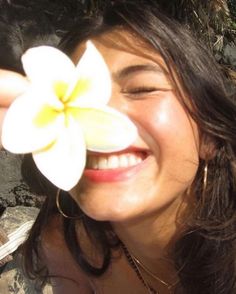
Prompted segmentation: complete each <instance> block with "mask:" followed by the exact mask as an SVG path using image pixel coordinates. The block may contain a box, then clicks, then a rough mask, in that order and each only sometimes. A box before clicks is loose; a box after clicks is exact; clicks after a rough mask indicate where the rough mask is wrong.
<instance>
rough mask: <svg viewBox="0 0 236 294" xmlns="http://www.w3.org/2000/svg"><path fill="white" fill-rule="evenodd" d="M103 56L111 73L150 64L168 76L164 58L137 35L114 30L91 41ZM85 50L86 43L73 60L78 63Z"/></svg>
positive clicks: (80, 46) (77, 51) (81, 46)
mask: <svg viewBox="0 0 236 294" xmlns="http://www.w3.org/2000/svg"><path fill="white" fill-rule="evenodd" d="M90 40H91V41H92V42H93V43H94V44H95V46H96V48H97V49H98V50H99V52H100V53H101V54H102V55H103V58H104V59H105V61H106V63H107V65H108V66H109V68H110V70H111V71H114V72H115V71H116V70H119V68H121V67H123V66H127V65H130V66H132V65H137V64H147V65H148V64H149V65H153V66H156V67H159V69H160V71H162V72H163V73H165V74H167V73H168V69H167V65H166V63H165V62H164V60H163V58H162V57H161V55H160V54H159V52H157V50H156V49H154V48H153V47H152V46H151V45H150V44H148V43H147V42H146V41H145V40H143V39H142V38H141V37H139V36H137V35H136V34H135V33H133V32H130V31H127V30H122V29H113V30H112V31H110V32H107V33H103V34H101V35H99V36H97V37H94V38H91V39H90ZM84 50H85V42H84V43H82V44H80V45H78V46H77V47H76V48H75V50H74V52H73V53H72V56H71V57H72V60H73V61H74V62H75V63H77V62H78V61H79V59H80V57H81V56H82V54H83V52H84Z"/></svg>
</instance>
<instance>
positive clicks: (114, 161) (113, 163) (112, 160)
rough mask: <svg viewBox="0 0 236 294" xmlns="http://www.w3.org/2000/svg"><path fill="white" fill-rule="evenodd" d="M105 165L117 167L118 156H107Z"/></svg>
mask: <svg viewBox="0 0 236 294" xmlns="http://www.w3.org/2000/svg"><path fill="white" fill-rule="evenodd" d="M107 165H108V166H109V168H117V167H119V158H118V156H114V155H112V156H110V157H108V161H107Z"/></svg>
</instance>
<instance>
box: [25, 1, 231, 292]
mask: <svg viewBox="0 0 236 294" xmlns="http://www.w3.org/2000/svg"><path fill="white" fill-rule="evenodd" d="M146 2H147V1H144V2H143V3H142V5H137V3H135V1H117V2H115V3H114V4H112V5H110V6H108V7H107V8H106V9H104V10H103V11H96V13H95V14H94V15H91V17H85V18H80V19H79V20H78V22H77V23H76V24H75V29H74V30H72V31H71V32H70V33H69V34H68V35H67V36H66V37H65V38H64V40H63V41H62V43H61V49H62V50H64V51H65V52H66V53H67V54H69V55H70V56H71V58H72V60H73V61H74V63H75V64H76V63H77V62H78V61H79V60H80V58H81V56H82V55H83V53H84V51H85V44H86V42H87V41H88V40H90V41H92V43H93V44H94V46H95V48H96V49H97V50H98V52H99V53H100V54H101V56H102V57H103V59H104V61H105V63H106V65H107V67H108V69H109V72H110V76H111V82H112V92H111V97H110V100H109V102H108V106H109V107H113V108H115V109H116V110H118V111H119V112H121V113H123V114H125V115H126V116H127V117H129V119H130V120H131V121H132V122H133V123H134V124H135V125H136V128H137V130H138V136H137V138H136V140H135V141H133V143H132V144H131V145H130V146H129V147H127V148H126V147H124V148H123V149H122V150H121V151H111V152H107V153H106V154H104V153H102V152H100V151H97V150H90V151H89V152H88V153H87V163H86V166H85V170H84V172H83V175H82V177H81V179H80V181H79V183H78V184H77V185H75V187H73V188H72V189H71V190H70V191H69V192H68V193H67V192H64V191H60V190H58V191H56V187H53V186H52V185H51V184H50V183H48V182H45V180H43V178H42V176H40V178H39V180H40V182H39V184H40V183H43V184H44V193H45V194H47V199H46V201H45V203H44V206H43V207H42V209H41V212H40V214H39V216H38V219H37V220H36V223H35V225H34V226H33V228H32V231H31V233H30V235H29V238H28V240H27V242H26V243H25V245H24V248H23V249H24V250H23V255H24V260H25V269H26V271H27V272H28V274H29V275H30V276H31V277H35V278H37V279H39V278H42V279H44V280H45V278H47V277H48V278H50V281H51V282H52V285H53V290H54V293H70V294H73V293H84V294H86V293H105V294H106V293H107V294H108V293H109V294H110V293H114V294H116V293H117V294H118V293H119V294H120V293H129V294H137V293H140V294H142V293H160V294H166V293H181V294H186V293H191V294H192V293H194V294H199V293H209V294H213V293H217V294H219V293H222V294H223V293H224V294H226V293H227V294H230V293H232V294H233V293H235V290H236V285H235V277H236V269H235V266H234V264H235V258H236V256H235V255H236V248H235V237H236V233H235V225H236V223H235V219H236V210H235V207H236V198H235V196H236V185H235V183H236V171H235V166H236V158H235V152H236V143H235V142H236V127H235V125H236V124H235V121H236V105H235V100H233V99H232V97H231V98H230V95H229V93H228V91H227V88H226V84H227V85H228V83H226V82H225V80H224V76H222V75H221V73H220V71H219V69H218V68H217V66H216V65H215V63H214V61H213V59H212V57H211V56H210V55H209V54H208V53H207V52H206V50H205V49H204V48H202V46H201V45H200V44H198V43H197V42H196V41H195V40H194V39H193V38H192V37H191V35H190V33H189V32H188V31H187V30H186V29H185V28H184V27H183V26H182V25H179V24H178V23H176V22H175V21H174V20H172V19H169V18H168V17H166V16H165V15H164V14H163V13H162V12H161V10H160V9H159V7H158V5H155V4H147V3H146ZM157 2H158V1H157ZM94 66H96V65H94ZM91 70H92V69H91ZM102 86H103V85H101V87H102ZM96 95H97V94H96ZM94 99H96V98H94ZM117 136H118V138H119V134H117ZM57 168H59V169H63V168H64V167H62V166H58V167H57ZM68 169H69V168H68ZM68 172H69V171H68ZM33 180H34V185H35V179H33ZM42 181H43V182H42ZM55 198H56V199H55ZM57 206H58V207H57ZM58 210H59V212H60V213H61V214H60V213H59V212H58ZM229 252H230V254H229ZM131 285H132V286H131Z"/></svg>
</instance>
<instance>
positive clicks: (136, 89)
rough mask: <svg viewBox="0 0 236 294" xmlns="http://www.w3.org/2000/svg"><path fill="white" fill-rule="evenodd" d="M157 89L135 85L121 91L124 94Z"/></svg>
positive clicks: (149, 91) (155, 89) (148, 91)
mask: <svg viewBox="0 0 236 294" xmlns="http://www.w3.org/2000/svg"><path fill="white" fill-rule="evenodd" d="M155 91H158V89H157V88H156V87H144V86H142V87H136V88H131V89H128V90H126V91H123V93H125V94H142V93H151V92H155Z"/></svg>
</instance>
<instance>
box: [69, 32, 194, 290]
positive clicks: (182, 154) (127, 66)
mask: <svg viewBox="0 0 236 294" xmlns="http://www.w3.org/2000/svg"><path fill="white" fill-rule="evenodd" d="M120 36H123V38H124V40H125V42H124V43H122V41H121V38H120ZM111 40H112V41H111ZM92 41H93V42H94V44H95V46H96V47H97V49H98V50H99V51H100V53H101V54H102V56H103V57H104V59H105V61H106V63H107V65H108V67H109V69H110V73H111V75H112V83H113V91H112V97H111V100H110V103H109V104H110V105H111V106H112V107H114V108H116V109H118V110H119V111H121V112H123V113H125V114H126V115H127V116H128V117H129V118H130V119H131V120H132V121H133V122H134V123H135V124H136V126H137V128H138V131H139V136H138V139H137V140H136V142H134V144H133V147H137V148H140V150H143V152H144V153H145V154H146V156H145V159H144V160H143V161H142V162H141V163H140V164H138V165H140V167H141V168H137V170H134V172H133V173H131V175H130V176H127V177H124V179H123V180H120V181H119V180H118V181H112V180H108V181H107V182H106V181H102V182H96V181H93V180H91V179H90V178H88V177H86V171H85V174H84V176H83V177H82V180H81V181H80V183H79V184H78V186H77V187H75V188H74V189H73V190H72V191H71V195H72V197H73V198H74V199H75V200H76V201H77V203H78V204H79V206H80V207H81V209H82V210H83V211H84V212H85V213H86V214H87V215H89V216H90V217H92V218H94V219H96V220H104V221H110V222H112V225H113V227H114V229H115V231H116V233H117V234H118V235H119V237H120V238H121V240H123V241H124V242H125V244H126V245H127V246H128V248H132V252H133V254H135V255H136V256H139V258H141V260H142V261H143V262H144V263H145V264H146V265H147V266H148V267H149V268H150V269H153V270H154V271H155V272H156V273H159V274H160V275H161V276H162V275H163V279H164V278H165V277H166V274H169V273H171V274H173V269H171V266H170V265H168V262H167V263H165V262H163V266H162V264H161V263H159V268H158V267H157V265H156V261H155V260H154V259H153V258H154V257H156V258H158V259H161V258H163V256H166V253H165V250H166V248H167V246H168V245H169V243H170V242H171V240H172V239H173V238H174V236H175V234H176V233H178V230H179V227H178V223H179V222H181V220H177V215H181V213H180V212H181V210H183V208H184V207H186V206H188V205H189V203H190V202H191V199H189V198H190V196H189V195H188V193H187V190H188V188H189V186H190V185H191V183H192V181H193V180H194V177H195V175H196V171H197V168H198V161H199V134H198V131H197V127H196V125H195V123H194V122H193V120H192V119H191V118H190V116H189V115H188V113H187V112H186V110H185V109H184V108H183V106H182V103H181V102H180V101H181V100H180V99H179V98H178V97H177V95H176V93H175V91H174V88H173V85H172V83H171V82H170V79H169V77H168V75H166V73H165V68H166V66H165V64H164V62H163V60H162V58H161V57H160V56H159V54H158V53H157V52H156V51H154V49H152V48H149V47H148V46H143V48H141V50H140V44H139V43H138V42H137V40H136V39H135V37H134V36H130V35H129V34H128V33H123V32H119V31H113V32H110V33H109V34H105V35H102V36H100V37H97V38H95V39H92ZM117 44H118V45H117ZM119 44H121V46H119ZM126 44H127V45H126ZM131 44H132V45H133V44H137V48H136V51H135V46H134V47H133V48H134V49H132V50H131V49H129V48H130V47H131ZM144 47H145V48H144ZM124 48H126V50H124ZM82 51H83V48H82V47H80V46H79V47H78V48H77V49H76V50H75V52H74V53H73V56H72V57H73V59H74V61H75V62H76V61H77V59H78V58H79V56H80V55H81V52H82ZM185 99H187V98H186V97H185ZM127 152H131V153H132V152H134V153H135V151H132V148H131V150H128V151H127ZM124 153H125V152H124ZM96 155H97V156H99V154H96ZM108 173H109V171H108ZM182 223H183V221H182ZM170 277H171V275H170ZM167 280H168V279H167ZM170 280H172V278H170ZM163 293H164V292H163Z"/></svg>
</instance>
